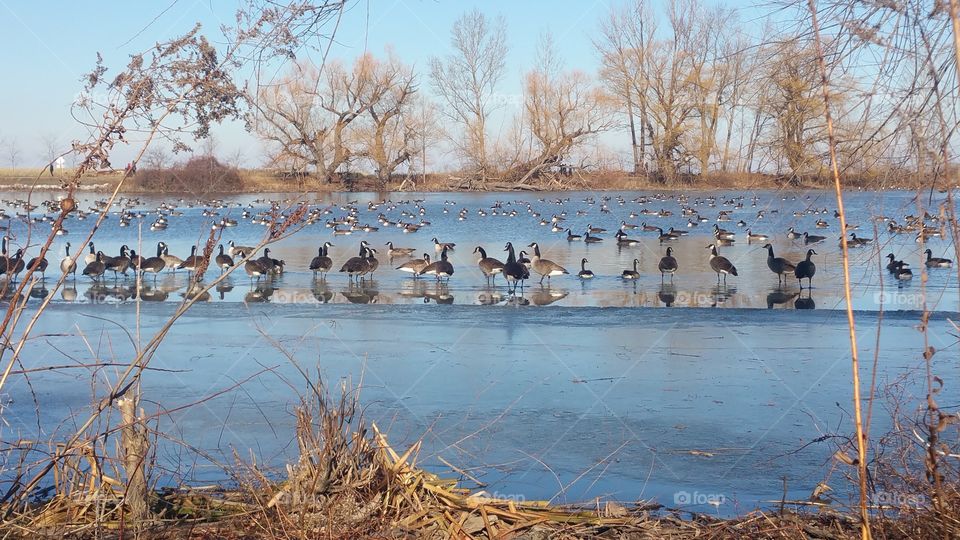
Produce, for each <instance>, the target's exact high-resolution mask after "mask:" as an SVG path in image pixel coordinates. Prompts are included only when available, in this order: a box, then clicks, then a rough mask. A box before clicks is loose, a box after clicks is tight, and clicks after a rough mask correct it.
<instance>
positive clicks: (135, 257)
mask: <svg viewBox="0 0 960 540" xmlns="http://www.w3.org/2000/svg"><path fill="white" fill-rule="evenodd" d="M142 263H143V257H141V256H140V255H139V254H137V252H136V251H135V250H133V249H131V250H130V268H133V275H137V272H139V271H140V265H141V264H142Z"/></svg>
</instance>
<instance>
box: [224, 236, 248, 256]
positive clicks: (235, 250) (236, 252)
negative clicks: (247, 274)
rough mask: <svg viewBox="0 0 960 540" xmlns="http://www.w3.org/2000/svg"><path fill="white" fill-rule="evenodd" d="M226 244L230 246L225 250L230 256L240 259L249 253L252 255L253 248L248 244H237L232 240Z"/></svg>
mask: <svg viewBox="0 0 960 540" xmlns="http://www.w3.org/2000/svg"><path fill="white" fill-rule="evenodd" d="M227 245H229V246H230V249H229V250H228V251H227V254H229V255H230V257H239V258H241V259H246V258H247V257H249V256H250V255H253V248H252V247H249V246H238V245H237V244H235V243H234V241H233V240H231V241H229V242H227Z"/></svg>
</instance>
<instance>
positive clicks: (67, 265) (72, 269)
mask: <svg viewBox="0 0 960 540" xmlns="http://www.w3.org/2000/svg"><path fill="white" fill-rule="evenodd" d="M64 253H65V254H64V256H63V259H61V260H60V271H61V272H63V273H64V274H73V278H74V279H76V278H77V261H76V259H75V258H74V257H71V256H70V242H67V245H66V246H65V247H64Z"/></svg>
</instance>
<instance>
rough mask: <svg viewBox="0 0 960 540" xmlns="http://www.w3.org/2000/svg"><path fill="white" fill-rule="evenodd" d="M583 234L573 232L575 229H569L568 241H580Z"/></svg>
mask: <svg viewBox="0 0 960 540" xmlns="http://www.w3.org/2000/svg"><path fill="white" fill-rule="evenodd" d="M582 238H583V236H581V235H579V234H573V231H571V230H570V229H567V242H579V241H580V240H581V239H582Z"/></svg>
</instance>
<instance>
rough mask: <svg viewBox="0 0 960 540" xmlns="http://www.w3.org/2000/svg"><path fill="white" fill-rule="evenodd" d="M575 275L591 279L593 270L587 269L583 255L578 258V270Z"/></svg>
mask: <svg viewBox="0 0 960 540" xmlns="http://www.w3.org/2000/svg"><path fill="white" fill-rule="evenodd" d="M577 277H578V278H580V279H592V278H593V270H587V259H586V257H584V258H583V259H580V271H579V272H577Z"/></svg>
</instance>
